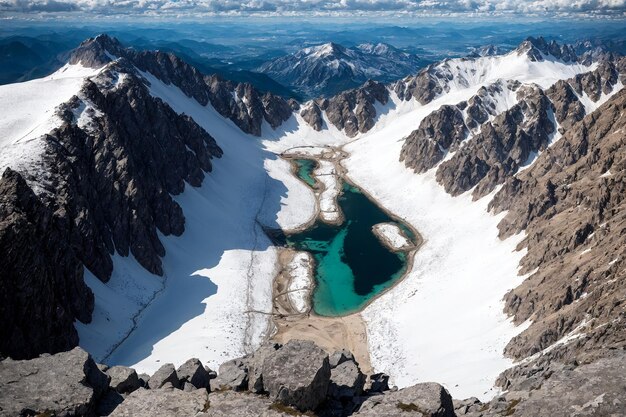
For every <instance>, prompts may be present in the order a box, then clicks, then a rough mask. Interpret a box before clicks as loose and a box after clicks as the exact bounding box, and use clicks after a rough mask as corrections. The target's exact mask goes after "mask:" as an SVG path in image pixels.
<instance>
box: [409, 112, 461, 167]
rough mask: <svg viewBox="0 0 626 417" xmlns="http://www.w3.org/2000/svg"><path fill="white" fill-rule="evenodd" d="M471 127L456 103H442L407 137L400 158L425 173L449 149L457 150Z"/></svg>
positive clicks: (451, 150)
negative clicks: (450, 104) (467, 124)
mask: <svg viewBox="0 0 626 417" xmlns="http://www.w3.org/2000/svg"><path fill="white" fill-rule="evenodd" d="M468 134H469V130H468V129H467V126H466V125H465V122H464V120H463V114H462V113H461V111H460V110H459V109H458V107H456V106H448V105H443V106H441V107H440V108H439V109H438V110H435V111H434V112H432V113H431V114H429V115H428V116H426V117H425V118H424V119H422V122H421V123H420V127H419V128H418V129H417V130H414V131H413V132H412V133H411V134H410V135H409V136H408V137H407V138H406V140H405V142H404V145H403V146H402V152H401V153H400V161H401V162H405V164H406V165H407V166H410V167H411V168H413V170H414V171H415V172H416V173H422V172H425V171H427V170H429V169H430V168H432V167H434V166H435V165H437V163H439V162H440V161H441V160H442V159H443V158H444V157H445V155H446V154H447V153H448V152H454V151H455V150H456V149H457V148H458V147H459V145H460V144H461V142H462V141H463V140H465V138H466V137H467V135H468Z"/></svg>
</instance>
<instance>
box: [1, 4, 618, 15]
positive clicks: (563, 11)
mask: <svg viewBox="0 0 626 417" xmlns="http://www.w3.org/2000/svg"><path fill="white" fill-rule="evenodd" d="M59 13H63V14H66V13H76V14H80V13H88V14H90V15H93V16H98V15H103V16H111V15H131V16H133V15H141V16H155V15H159V16H166V17H167V16H170V17H174V18H175V17H185V16H201V15H233V16H239V15H244V16H275V15H279V16H294V15H296V16H299V15H301V16H316V15H322V16H351V15H363V16H368V15H382V16H394V15H399V16H402V15H406V16H411V15H435V16H437V15H441V16H447V15H456V14H468V15H492V16H493V15H495V16H497V15H525V16H528V15H530V16H537V15H561V16H564V15H565V16H589V15H593V16H599V17H607V16H608V17H618V18H626V0H339V1H330V0H248V1H233V0H121V1H116V0H0V15H4V16H10V15H21V14H26V15H28V14H38V15H41V14H59Z"/></svg>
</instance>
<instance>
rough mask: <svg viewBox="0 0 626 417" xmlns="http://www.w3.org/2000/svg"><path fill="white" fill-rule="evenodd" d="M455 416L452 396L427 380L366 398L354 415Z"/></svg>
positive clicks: (368, 416)
mask: <svg viewBox="0 0 626 417" xmlns="http://www.w3.org/2000/svg"><path fill="white" fill-rule="evenodd" d="M412 414H413V415H416V416H423V417H455V414H454V405H453V404H452V397H450V394H449V393H448V391H447V390H446V389H445V388H444V387H442V386H441V385H439V384H436V383H434V382H427V383H423V384H417V385H413V386H412V387H408V388H404V389H401V390H399V391H395V392H387V393H385V394H384V395H377V396H374V397H371V398H369V399H367V400H366V401H365V402H364V403H363V405H362V406H361V409H360V410H359V412H358V413H356V414H355V415H358V416H366V417H377V416H396V415H412Z"/></svg>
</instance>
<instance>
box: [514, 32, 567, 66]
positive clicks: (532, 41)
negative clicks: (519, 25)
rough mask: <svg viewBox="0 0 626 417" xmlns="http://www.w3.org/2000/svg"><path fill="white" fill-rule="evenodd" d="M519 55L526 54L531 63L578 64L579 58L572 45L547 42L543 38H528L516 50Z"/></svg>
mask: <svg viewBox="0 0 626 417" xmlns="http://www.w3.org/2000/svg"><path fill="white" fill-rule="evenodd" d="M516 51H517V53H518V54H519V55H522V54H525V55H527V56H528V58H529V59H530V60H531V61H543V60H545V59H550V57H552V59H557V60H560V61H563V62H576V61H577V60H578V57H577V56H576V52H575V51H574V48H573V47H572V46H570V45H566V44H563V45H560V44H558V43H557V42H556V41H554V40H552V41H549V42H548V41H546V40H545V39H544V38H543V37H538V38H533V37H532V36H530V37H528V38H527V39H526V40H525V41H523V42H522V43H521V44H520V45H519V46H518V47H517V49H516Z"/></svg>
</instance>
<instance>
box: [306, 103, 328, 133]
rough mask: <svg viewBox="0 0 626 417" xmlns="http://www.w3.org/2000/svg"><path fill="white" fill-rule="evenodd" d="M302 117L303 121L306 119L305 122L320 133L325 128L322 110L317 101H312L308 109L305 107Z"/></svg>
mask: <svg viewBox="0 0 626 417" xmlns="http://www.w3.org/2000/svg"><path fill="white" fill-rule="evenodd" d="M300 116H302V119H304V121H305V122H307V123H308V124H309V125H310V126H311V127H312V128H313V129H315V130H317V131H318V132H319V131H321V130H322V127H323V126H324V119H323V118H322V110H321V109H320V106H319V105H318V104H317V103H316V102H315V101H311V102H310V103H309V104H308V105H307V106H306V107H304V108H303V109H302V110H301V111H300Z"/></svg>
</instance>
